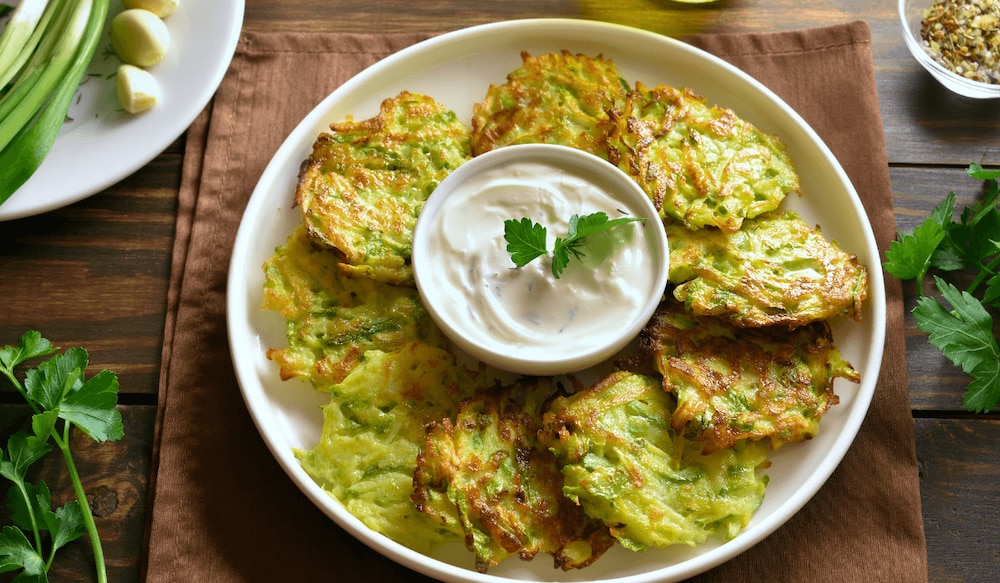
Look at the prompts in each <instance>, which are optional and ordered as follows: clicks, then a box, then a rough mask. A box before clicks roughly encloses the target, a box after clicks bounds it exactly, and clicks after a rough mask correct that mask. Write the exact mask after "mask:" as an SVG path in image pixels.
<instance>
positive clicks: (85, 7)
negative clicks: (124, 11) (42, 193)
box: [0, 0, 109, 204]
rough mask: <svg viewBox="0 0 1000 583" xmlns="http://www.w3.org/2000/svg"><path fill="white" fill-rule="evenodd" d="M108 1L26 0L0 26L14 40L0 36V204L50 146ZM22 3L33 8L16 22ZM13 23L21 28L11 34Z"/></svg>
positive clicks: (90, 53) (87, 61) (97, 36)
mask: <svg viewBox="0 0 1000 583" xmlns="http://www.w3.org/2000/svg"><path fill="white" fill-rule="evenodd" d="M108 3H109V0H54V1H52V2H47V1H46V0H25V3H22V4H21V5H19V6H18V10H17V11H15V13H14V14H13V15H12V16H11V21H10V22H8V25H7V28H6V29H4V36H3V39H8V38H10V39H13V40H10V41H6V40H0V43H4V42H6V43H7V44H0V47H2V48H3V50H4V52H3V53H2V54H0V64H2V63H4V62H9V63H10V66H9V67H8V68H7V69H0V79H4V78H6V79H8V81H7V82H5V85H4V86H3V87H0V92H2V93H0V204H3V202H5V201H6V200H7V199H8V198H10V196H11V195H12V194H14V192H15V191H16V190H17V189H18V188H20V187H21V185H23V184H24V183H25V182H27V180H28V179H29V178H31V175H32V174H34V173H35V170H37V169H38V167H39V166H41V164H42V161H43V160H44V159H45V157H46V156H47V155H48V153H49V150H51V148H52V144H53V143H54V142H55V139H56V136H57V135H58V134H59V128H60V127H62V124H63V122H64V121H65V119H66V112H67V111H68V110H69V105H70V102H71V101H72V99H73V95H74V94H75V93H76V90H77V87H78V86H79V84H80V80H81V79H82V78H83V75H84V73H85V72H86V69H87V65H89V64H90V60H91V58H92V57H93V55H94V52H95V50H96V49H97V44H98V41H99V39H100V36H101V31H102V29H103V26H104V21H105V18H106V17H107V13H108ZM25 4H30V5H32V8H31V9H30V10H29V9H26V16H25V18H24V19H23V20H21V19H19V20H17V22H15V18H17V17H18V14H17V13H18V12H19V11H20V10H21V9H22V7H24V6H25ZM46 4H47V6H45V5H46ZM39 6H41V8H39ZM35 15H37V17H34V18H33V19H32V18H30V17H33V16H35ZM31 21H33V22H34V23H35V24H34V25H31V24H30V22H31ZM12 25H16V28H18V29H20V28H21V25H24V26H25V28H24V30H15V31H13V32H11V31H10V28H11V26H12ZM28 28H30V33H27V30H28ZM8 32H10V35H9V36H8ZM8 46H9V47H10V49H9V53H10V54H8V48H7V47H8ZM15 52H16V54H14V53H15ZM11 69H17V70H16V71H15V72H13V73H11ZM11 80H12V82H10V81H11ZM7 83H10V84H7Z"/></svg>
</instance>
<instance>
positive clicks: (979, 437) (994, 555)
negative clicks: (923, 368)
mask: <svg viewBox="0 0 1000 583" xmlns="http://www.w3.org/2000/svg"><path fill="white" fill-rule="evenodd" d="M914 430H915V435H916V440H917V459H918V462H919V464H920V498H921V504H922V506H923V513H924V532H925V534H926V536H927V555H928V563H929V565H930V583H956V582H964V581H968V582H969V583H972V582H975V581H995V580H996V578H997V573H998V572H1000V553H998V552H997V544H996V541H997V540H1000V512H997V509H996V499H997V488H998V484H1000V465H997V463H996V452H997V451H998V450H1000V420H996V419H992V420H986V419H966V420H962V419H917V420H916V421H915V423H914Z"/></svg>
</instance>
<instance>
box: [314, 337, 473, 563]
mask: <svg viewBox="0 0 1000 583" xmlns="http://www.w3.org/2000/svg"><path fill="white" fill-rule="evenodd" d="M479 388H480V387H479V384H478V381H477V380H476V378H475V376H474V375H472V374H471V373H469V372H468V371H467V370H465V369H464V368H462V367H461V366H460V365H458V364H456V362H455V359H454V357H453V356H452V355H451V354H449V353H447V352H445V351H443V350H441V349H439V348H436V347H433V346H429V345H427V344H423V343H420V342H414V343H411V344H406V345H404V346H402V347H401V348H399V349H398V350H395V351H392V352H383V351H379V350H372V351H368V352H366V353H365V357H364V359H363V361H362V362H361V363H360V364H359V365H358V366H357V368H355V369H354V370H353V371H352V372H351V373H350V374H349V375H348V376H347V377H346V378H345V379H344V381H343V382H341V383H338V384H336V385H334V386H333V387H332V388H331V392H330V402H329V403H328V404H327V405H325V406H324V407H323V419H324V422H323V432H322V435H321V436H320V440H319V443H317V444H316V447H315V448H313V449H311V450H308V451H296V452H295V453H296V456H297V457H298V459H299V461H300V462H301V464H302V468H303V469H304V470H305V471H306V473H308V474H309V475H310V476H311V477H312V478H313V479H314V480H315V481H316V483H317V484H319V485H320V486H321V487H322V488H323V489H324V490H326V491H327V492H329V493H330V494H331V495H333V496H334V497H335V498H336V499H337V500H339V501H340V503H341V504H343V505H344V508H346V509H347V511H348V512H350V513H351V514H353V515H354V516H356V517H357V518H358V519H360V520H361V521H362V522H364V523H365V524H366V525H368V527H369V528H371V529H372V530H375V531H377V532H380V533H382V534H384V535H386V536H388V537H389V538H392V539H393V540H395V541H397V542H399V543H401V544H404V545H407V546H409V547H410V548H413V549H417V550H422V551H425V552H427V551H430V550H431V549H433V548H434V547H435V546H436V545H437V544H439V543H441V542H446V541H459V540H461V537H462V531H461V528H460V525H459V522H458V514H457V512H456V511H455V509H454V507H453V506H452V505H451V504H450V503H449V502H448V501H447V500H438V501H437V503H440V504H441V506H440V507H436V508H435V512H434V514H433V517H434V518H431V516H432V515H431V514H429V513H425V512H417V510H416V509H415V508H414V507H413V504H412V502H411V500H410V496H411V494H412V491H413V471H414V469H415V467H416V460H417V453H418V452H419V451H420V448H421V447H422V446H423V442H424V424H425V423H427V422H429V421H430V420H432V419H438V418H440V417H442V416H445V417H446V416H449V415H453V414H454V411H455V410H456V408H457V406H458V403H460V402H461V401H462V400H463V399H465V398H468V397H469V396H470V395H472V394H474V393H475V391H477V390H479Z"/></svg>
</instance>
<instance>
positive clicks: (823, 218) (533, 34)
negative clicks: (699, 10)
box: [227, 19, 885, 583]
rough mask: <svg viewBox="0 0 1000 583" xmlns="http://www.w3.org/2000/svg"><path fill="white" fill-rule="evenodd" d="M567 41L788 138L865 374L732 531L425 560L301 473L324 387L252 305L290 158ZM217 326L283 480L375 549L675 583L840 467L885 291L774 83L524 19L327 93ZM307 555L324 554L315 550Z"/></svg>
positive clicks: (467, 92) (659, 45)
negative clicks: (492, 557) (283, 366)
mask: <svg viewBox="0 0 1000 583" xmlns="http://www.w3.org/2000/svg"><path fill="white" fill-rule="evenodd" d="M562 49H567V50H570V51H572V52H578V53H584V54H588V55H592V56H593V55H598V54H603V55H604V56H606V57H609V58H611V59H613V60H614V62H615V63H616V64H617V65H618V66H619V68H620V69H621V71H622V72H623V74H624V75H625V77H626V78H627V79H628V80H629V81H630V82H634V81H636V80H641V81H643V82H644V83H645V84H647V85H650V86H652V85H655V84H659V83H666V84H671V85H674V86H678V87H683V86H689V87H692V88H693V89H695V90H696V91H698V92H699V93H701V94H702V95H704V96H705V97H707V98H708V99H709V101H710V102H712V103H717V104H719V105H721V106H724V107H728V108H731V109H733V110H734V111H735V112H736V113H737V114H738V115H740V116H742V117H743V118H745V119H747V120H749V121H751V122H752V123H754V124H756V125H757V126H758V127H760V128H761V129H763V130H764V131H767V132H771V133H775V134H777V135H778V136H780V138H781V139H782V140H783V141H784V143H785V144H786V145H787V146H788V149H789V152H790V154H791V157H792V159H793V160H794V162H795V163H796V164H797V166H798V169H799V172H800V174H801V181H802V190H803V192H804V193H805V195H804V196H803V197H801V198H799V197H792V198H790V199H789V200H787V202H786V203H785V204H786V207H787V208H789V209H792V210H796V211H798V212H799V213H800V214H801V215H802V217H803V218H804V219H805V220H806V221H808V222H811V223H819V224H820V225H822V227H823V233H824V234H825V235H826V236H827V237H829V238H832V239H833V240H836V241H838V242H839V243H840V244H841V246H842V247H843V248H844V249H846V250H848V251H849V252H851V253H855V254H856V255H857V256H858V257H859V259H860V261H861V262H862V263H863V264H864V265H866V266H867V268H868V270H869V276H870V285H871V288H870V292H869V299H868V301H867V303H866V305H865V308H864V314H863V320H862V321H861V322H860V323H857V322H854V321H853V320H844V321H837V322H835V323H834V324H833V332H834V338H835V340H836V341H837V343H838V345H839V347H840V348H841V350H842V352H843V354H844V355H845V357H846V358H847V359H848V360H849V361H850V362H851V363H852V364H853V365H854V366H855V368H856V369H857V370H858V371H859V372H860V373H861V377H862V379H863V380H862V382H861V384H860V385H855V384H852V383H848V382H844V381H843V380H840V381H838V385H837V387H836V390H837V394H838V395H839V396H840V404H838V405H836V406H834V407H832V408H831V410H830V411H829V412H828V413H827V414H826V415H825V416H824V417H823V421H822V423H821V429H820V432H819V435H818V436H816V437H815V438H814V439H812V440H810V441H807V442H804V443H801V444H794V445H787V446H785V447H782V448H781V449H779V450H778V451H777V452H774V454H773V455H772V461H773V465H772V466H771V468H770V469H769V470H768V474H769V475H770V477H771V480H770V484H769V486H768V489H767V494H766V496H765V499H764V502H763V504H762V506H761V507H760V509H759V510H758V511H757V513H756V514H755V515H754V517H753V519H752V520H751V522H750V524H749V525H748V526H747V528H746V529H745V530H744V531H743V532H742V533H741V534H739V535H738V536H737V537H735V538H734V539H733V540H731V541H728V542H725V543H723V542H710V543H707V544H704V545H700V546H696V547H686V546H677V547H671V548H667V549H659V550H649V551H645V552H643V553H631V552H629V551H626V550H624V549H622V548H621V547H620V546H616V547H615V548H613V549H612V550H610V551H609V552H608V553H607V554H606V555H605V556H604V557H602V558H601V559H599V560H598V561H597V562H595V563H594V564H593V565H592V566H590V567H587V568H585V569H582V570H579V571H574V572H569V573H563V572H562V571H559V570H556V569H553V567H552V561H551V560H548V557H543V556H539V557H536V558H535V560H533V561H530V562H524V561H520V560H517V559H511V560H508V561H506V562H504V563H503V564H501V565H500V566H498V567H496V568H493V569H491V570H490V572H489V574H486V575H484V574H480V573H477V572H476V571H475V570H474V567H473V555H472V554H471V553H470V552H469V551H467V550H465V549H464V548H463V547H462V546H461V545H458V544H456V545H455V546H454V547H453V548H447V549H444V550H442V551H441V553H440V554H437V555H435V556H433V557H427V556H424V555H421V554H419V553H416V552H413V551H412V550H410V549H407V548H405V547H403V546H401V545H399V544H396V543H394V542H393V541H391V540H389V539H387V538H386V537H384V536H382V535H379V534H376V533H374V532H372V531H371V530H369V529H368V528H367V527H365V526H364V525H363V524H362V523H361V522H360V521H358V520H357V519H355V518H354V517H353V516H351V515H349V514H348V513H347V512H345V511H344V509H343V508H342V507H341V506H340V504H339V503H337V502H336V501H335V500H333V499H331V498H330V497H329V496H328V495H327V494H326V493H324V492H323V491H322V490H321V489H320V488H319V487H318V486H317V485H316V484H315V483H314V482H313V481H312V479H311V478H310V477H309V476H308V475H307V474H306V473H305V472H304V471H303V470H302V468H301V467H300V466H299V464H298V462H297V461H296V460H295V457H294V456H293V454H292V449H293V448H304V449H311V448H312V447H314V445H315V443H316V442H317V441H318V439H319V435H320V430H321V427H322V422H323V419H322V415H321V412H320V406H321V405H322V404H323V401H324V397H323V396H322V395H320V394H317V393H316V392H315V391H313V390H312V389H311V388H310V387H308V386H306V385H305V384H304V383H300V382H282V381H281V380H280V379H279V378H278V370H277V366H275V365H274V363H272V362H270V361H268V360H267V357H266V356H265V351H266V350H267V349H268V348H269V347H283V346H285V345H286V341H285V337H284V322H283V321H282V320H281V318H280V317H279V316H277V315H276V314H274V313H271V312H264V311H261V309H260V305H261V298H262V285H263V273H262V271H261V265H262V264H263V263H264V261H265V260H266V259H267V258H268V257H269V256H270V255H271V254H272V252H273V250H274V248H275V247H276V246H277V245H280V244H282V243H283V242H284V241H285V239H286V237H287V236H288V235H289V234H290V233H291V232H292V230H293V229H294V228H295V226H296V225H297V224H298V223H299V221H300V216H299V212H298V210H297V209H293V208H292V199H293V192H294V187H295V183H296V177H297V173H298V169H299V164H300V163H301V161H302V160H304V159H305V158H306V157H308V156H309V154H310V152H311V151H312V144H313V141H314V140H315V139H316V137H317V135H319V134H320V133H321V132H323V131H325V130H326V129H327V127H328V125H329V123H330V122H332V121H335V120H341V119H343V118H344V117H345V116H347V115H353V116H354V117H355V118H356V119H364V118H366V117H370V116H371V115H374V114H375V113H376V112H377V111H378V105H379V103H380V102H381V101H382V100H383V99H385V98H387V97H391V96H393V95H395V94H396V93H398V92H399V91H401V90H404V89H405V90H409V91H413V92H421V93H425V94H427V95H430V96H432V97H434V98H436V99H437V100H439V101H441V102H443V103H444V104H445V105H447V106H449V107H450V108H452V109H453V110H455V111H456V112H457V113H458V115H459V116H460V118H461V119H466V120H468V119H470V117H471V112H472V105H473V103H475V102H477V101H479V100H481V99H482V97H483V96H484V94H485V92H486V90H487V88H488V87H489V85H490V83H497V84H499V83H502V82H503V81H504V79H505V77H506V75H507V73H508V72H510V71H512V70H514V69H515V68H517V67H518V66H519V65H520V63H521V58H520V53H521V51H522V50H526V51H528V52H530V53H532V54H541V53H544V52H552V51H559V50H562ZM227 308H228V326H229V340H230V348H231V352H232V358H233V363H234V366H235V369H236V374H237V377H238V380H239V383H240V387H241V390H242V391H243V396H244V398H245V400H246V404H247V407H248V408H249V411H250V414H251V415H252V417H253V419H254V422H255V423H256V424H257V427H258V429H259V430H260V433H261V435H262V436H263V438H264V440H265V441H266V442H267V444H268V447H269V448H270V449H271V451H272V453H273V454H274V456H275V457H276V458H277V460H278V462H279V463H280V464H281V465H282V467H283V468H284V470H285V471H286V472H287V473H288V475H289V476H290V477H291V479H292V480H293V481H294V482H295V484H296V485H297V486H298V487H299V488H301V489H302V491H303V492H304V493H305V494H306V495H307V496H308V497H309V498H310V499H311V500H312V501H313V502H314V503H315V504H316V506H317V507H318V508H319V509H320V510H322V511H323V512H325V513H326V514H327V515H328V516H329V517H330V518H332V519H333V520H334V521H336V523H337V524H339V525H340V526H341V527H343V528H344V529H345V530H347V531H348V532H349V533H351V534H352V535H353V536H355V537H357V538H358V539H359V540H361V541H363V542H364V543H366V544H368V545H369V546H371V547H372V548H374V549H376V550H377V551H379V552H381V553H383V554H384V555H385V556H387V557H389V558H391V559H393V560H395V561H398V562H399V563H401V564H403V565H406V566H408V567H410V568H412V569H414V570H417V571H420V572H422V573H424V574H427V575H430V576H433V577H436V578H438V579H442V580H446V581H475V582H487V581H493V582H499V581H509V580H546V581H598V580H600V581H608V580H614V581H621V582H625V581H628V582H629V583H639V582H650V581H678V580H682V579H685V578H688V577H691V576H693V575H695V574H697V573H701V572H703V571H706V570H708V569H710V568H711V567H713V566H716V565H718V564H720V563H722V562H724V561H726V560H728V559H730V558H732V557H734V556H736V555H737V554H739V553H741V552H743V551H745V550H747V549H748V548H750V547H751V546H752V545H753V544H755V543H757V542H758V541H760V540H761V539H763V538H764V537H766V536H767V535H768V534H770V533H771V532H773V531H774V530H775V529H776V528H778V527H779V526H780V525H781V524H783V523H784V522H785V521H786V520H788V518H790V517H791V516H792V515H793V514H795V512H797V511H798V510H799V509H800V508H801V507H802V505H804V504H805V503H806V502H807V501H808V500H809V499H810V498H811V497H812V496H813V494H815V493H816V491H817V490H818V489H819V488H820V486H822V485H823V483H824V482H825V481H826V480H827V478H828V477H829V476H830V474H831V473H832V472H833V470H834V469H835V468H836V467H837V465H838V464H839V463H840V461H841V459H842V458H843V456H844V454H845V452H846V451H847V449H848V448H849V447H850V445H851V442H852V441H853V440H854V437H855V434H856V433H857V431H858V428H859V426H860V425H861V422H862V420H863V419H864V417H865V414H866V413H867V410H868V406H869V403H870V401H871V398H872V394H873V392H874V389H875V380H876V377H877V376H878V371H879V366H880V364H881V361H882V348H883V340H884V337H885V293H884V284H883V280H882V270H881V269H880V262H879V253H878V249H877V247H876V245H875V239H874V236H873V234H872V230H871V225H870V224H869V222H868V220H867V218H866V216H865V212H864V209H863V208H862V205H861V202H860V200H859V198H858V196H857V193H856V192H855V191H854V189H853V187H852V186H851V182H850V181H849V179H848V178H847V176H846V174H845V173H844V171H843V169H842V168H841V167H840V165H839V164H838V163H837V161H836V160H835V159H834V157H833V155H832V154H831V153H830V151H829V150H828V148H827V147H826V146H825V145H824V144H823V143H822V141H821V140H820V139H819V137H818V136H817V135H816V134H815V133H814V132H813V131H812V130H811V129H810V128H809V127H808V126H807V125H806V124H805V122H804V121H803V120H802V119H801V118H800V117H799V116H798V115H797V114H796V113H795V112H794V111H792V110H791V109H790V108H789V107H788V106H787V105H786V104H785V103H783V102H782V101H781V100H779V99H778V98H777V97H776V96H775V95H774V94H773V93H771V92H770V91H768V90H767V89H765V88H764V87H763V86H761V85H760V84H759V83H758V82H756V81H754V80H753V79H752V78H751V77H749V76H748V75H746V74H744V73H742V72H740V71H739V70H737V69H735V68H734V67H732V66H730V65H728V64H726V63H724V62H723V61H721V60H719V59H717V58H715V57H713V56H711V55H709V54H707V53H705V52H703V51H700V50H698V49H695V48H692V47H690V46H688V45H685V44H683V43H681V42H678V41H675V40H672V39H670V38H666V37H663V36H660V35H657V34H653V33H649V32H644V31H640V30H636V29H632V28H626V27H622V26H617V25H611V24H603V23H597V22H592V21H584V20H551V19H540V20H524V21H510V22H503V23H496V24H488V25H482V26H478V27H474V28H469V29H464V30H460V31H457V32H453V33H449V34H445V35H442V36H439V37H436V38H433V39H430V40H428V41H425V42H423V43H420V44H418V45H415V46H413V47H410V48H408V49H406V50H403V51H401V52H399V53H397V54H395V55H392V56H390V57H388V58H386V59H385V60H383V61H381V62H379V63H377V64H375V65H374V66H372V67H370V68H369V69H367V70H365V71H364V72H362V73H360V74H359V75H357V76H356V77H354V78H353V79H352V80H350V81H349V82H347V83H345V84H344V85H343V86H341V87H340V88H339V89H337V90H336V91H334V92H333V93H332V94H331V95H330V96H328V97H327V98H326V99H324V100H323V101H322V102H321V103H320V104H319V105H318V106H317V107H316V108H315V109H314V110H313V111H312V112H311V113H310V114H309V115H308V116H306V118H305V119H303V120H302V122H301V123H300V124H299V126H298V127H296V128H295V130H294V131H293V132H292V133H291V135H289V136H288V138H287V139H286V141H285V142H284V144H282V146H281V147H280V148H279V150H278V151H277V153H276V154H275V155H274V158H273V159H272V160H271V163H270V164H269V165H268V167H267V168H266V170H265V171H264V173H263V175H262V176H261V179H260V182H259V183H258V185H257V188H256V189H255V191H254V193H253V195H252V197H251V198H250V201H249V204H248V205H247V208H246V211H245V214H244V216H243V220H242V222H241V224H240V228H239V232H238V234H237V238H236V243H235V248H234V250H233V257H232V263H231V265H230V272H229V291H228V306H227ZM316 560H317V561H322V560H323V557H321V556H317V557H316Z"/></svg>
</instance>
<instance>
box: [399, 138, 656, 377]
mask: <svg viewBox="0 0 1000 583" xmlns="http://www.w3.org/2000/svg"><path fill="white" fill-rule="evenodd" d="M596 212H604V213H605V214H606V215H607V216H608V219H609V220H614V219H616V218H620V217H635V218H639V219H644V220H641V221H634V222H626V223H623V224H619V225H617V226H615V227H613V228H612V229H609V230H606V231H602V232H600V233H596V234H594V235H591V236H589V237H588V238H586V239H584V243H583V245H584V247H582V248H581V251H582V252H583V254H582V257H576V256H571V257H570V260H569V263H568V264H567V266H566V268H565V269H564V270H563V271H562V273H561V274H560V277H558V278H556V277H555V276H554V275H553V274H552V270H551V265H552V259H551V252H552V250H553V248H554V244H555V239H556V237H563V238H565V237H566V236H567V231H568V228H569V227H568V223H569V221H570V217H571V216H573V215H578V216H580V217H583V216H587V215H590V214H592V213H596ZM524 218H527V219H530V221H531V222H532V223H537V224H538V225H540V226H542V227H545V229H546V231H547V242H546V249H547V250H548V252H549V253H548V254H547V255H544V256H541V257H539V258H536V259H534V260H533V261H531V262H529V263H528V264H526V265H524V266H523V267H517V266H515V264H514V262H513V261H512V259H511V254H510V252H509V251H508V249H507V241H506V240H505V238H504V231H505V221H507V220H513V221H518V222H520V221H521V220H522V219H524ZM412 257H413V259H412V262H413V271H414V277H415V279H416V284H417V288H418V289H419V290H420V295H421V298H422V299H423V302H424V304H425V306H426V307H427V310H428V312H429V313H430V315H431V317H432V318H433V319H434V321H435V322H436V323H437V325H438V326H439V327H440V328H441V330H442V331H443V332H444V333H445V334H446V335H447V336H448V338H449V339H450V340H451V341H452V342H454V343H455V345H456V346H458V347H459V348H460V349H462V350H463V351H465V352H466V353H468V354H469V355H470V356H472V357H474V358H476V359H478V360H480V361H482V362H484V363H486V364H488V365H491V366H494V367H496V368H498V369H500V370H505V371H508V372H513V373H518V374H525V375H538V376H548V375H557V374H565V373H570V372H577V371H582V370H584V369H587V368H589V367H591V366H593V365H596V364H598V363H601V362H603V361H605V360H608V359H609V358H611V357H612V356H614V355H615V354H616V353H617V352H618V351H620V350H621V349H622V348H624V347H625V346H626V345H627V344H628V343H629V342H630V341H632V340H633V339H634V338H635V337H636V336H637V335H638V334H639V332H640V331H641V330H642V328H643V326H645V324H646V323H647V322H648V321H649V319H650V317H651V316H652V314H653V311H654V310H655V309H656V307H657V305H658V304H659V303H660V301H661V299H662V297H663V293H664V289H665V287H666V283H667V269H668V266H669V253H668V248H667V237H666V233H665V231H664V229H663V224H662V222H661V221H660V218H659V215H658V213H657V211H656V209H655V208H654V207H653V204H652V202H651V201H650V200H649V198H648V197H647V196H646V194H645V192H644V191H643V190H642V189H641V188H640V187H639V186H638V184H636V183H635V182H634V181H633V180H632V179H631V178H629V177H628V176H627V175H626V174H625V173H624V172H622V171H621V170H619V169H618V168H617V167H615V166H614V165H612V164H610V163H609V162H607V161H605V160H603V159H601V158H599V157H597V156H594V155H592V154H588V153H586V152H583V151H581V150H576V149H574V148H568V147H563V146H554V145H545V144H528V145H518V146H507V147H504V148H499V149H497V150H493V151H491V152H487V153H485V154H482V155H480V156H477V157H475V158H473V159H472V160H470V161H468V162H466V163H465V164H463V165H462V166H461V167H459V168H458V169H457V170H455V171H454V172H453V173H452V174H450V175H449V176H448V177H447V178H446V179H445V180H443V181H442V182H441V184H440V185H439V186H438V187H437V188H436V189H435V190H434V192H433V193H432V194H431V196H430V197H429V198H428V200H427V203H426V204H425V206H424V208H423V210H422V211H421V213H420V217H419V219H418V221H417V225H416V229H415V231H414V236H413V255H412Z"/></svg>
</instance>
